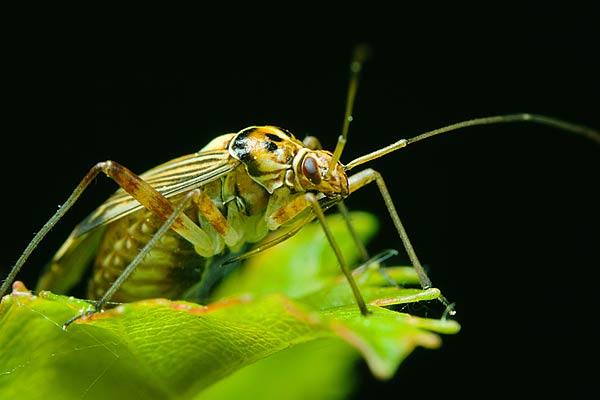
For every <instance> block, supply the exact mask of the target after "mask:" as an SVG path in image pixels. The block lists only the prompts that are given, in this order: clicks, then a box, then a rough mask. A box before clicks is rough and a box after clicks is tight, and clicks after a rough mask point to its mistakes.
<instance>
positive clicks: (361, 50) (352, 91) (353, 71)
mask: <svg viewBox="0 0 600 400" xmlns="http://www.w3.org/2000/svg"><path fill="white" fill-rule="evenodd" d="M370 54H371V48H370V47H369V46H368V45H367V44H359V45H358V46H356V48H355V49H354V56H353V57H352V62H351V63H350V81H349V82H348V96H347V97H346V112H345V114H344V125H343V126H342V134H341V135H340V136H338V140H337V144H336V145H335V149H334V150H333V156H332V157H331V161H330V162H329V166H328V167H327V172H326V173H325V177H324V179H327V178H329V176H330V175H331V171H333V169H334V166H335V165H336V164H337V162H338V161H339V160H340V157H341V156H342V151H343V150H344V146H346V141H347V137H348V129H349V128H350V122H352V109H353V108H354V99H355V98H356V91H357V90H358V82H359V80H360V79H359V78H360V72H361V71H362V66H363V64H364V63H365V61H366V60H367V59H368V58H369V56H370Z"/></svg>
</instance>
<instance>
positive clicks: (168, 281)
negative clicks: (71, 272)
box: [88, 209, 207, 302]
mask: <svg viewBox="0 0 600 400" xmlns="http://www.w3.org/2000/svg"><path fill="white" fill-rule="evenodd" d="M189 215H190V217H193V214H189ZM160 226H161V221H160V220H159V219H158V218H157V217H156V216H155V215H153V214H152V213H151V212H150V211H148V210H145V209H142V210H140V211H137V212H135V213H132V214H130V215H127V216H125V217H123V218H121V219H119V220H117V221H115V222H113V223H111V224H110V226H108V228H107V229H106V232H105V233H104V237H103V238H102V241H101V243H100V247H99V249H98V254H97V256H96V259H95V262H94V268H93V272H92V276H91V278H90V282H89V285H88V296H89V297H90V298H93V299H99V298H100V297H102V296H103V295H104V293H106V291H107V290H108V288H109V287H110V286H111V284H112V283H113V282H114V281H115V280H116V279H117V278H118V277H119V275H121V273H122V272H123V270H124V269H125V268H126V267H127V265H129V263H130V262H131V261H132V260H133V259H134V258H135V257H136V255H137V254H138V253H139V251H140V250H141V249H142V248H143V247H144V245H145V244H146V243H147V242H148V241H149V240H150V239H151V238H152V236H153V235H154V233H155V232H156V231H157V230H158V228H159V227H160ZM206 263H207V260H206V259H205V258H203V257H201V256H199V255H198V254H197V253H196V252H195V251H194V247H193V246H192V245H191V244H190V243H189V242H187V241H186V240H184V239H183V238H182V237H181V236H179V235H178V234H177V233H175V232H174V231H168V232H166V233H165V234H164V235H163V237H162V238H161V239H160V241H159V242H158V243H157V244H156V246H154V247H153V248H152V249H151V250H150V252H149V253H148V254H147V255H146V257H145V258H144V259H143V260H142V262H141V263H140V264H139V265H138V266H137V268H136V269H135V271H134V272H133V273H132V274H131V275H130V276H129V277H128V278H127V279H126V280H125V282H124V283H123V285H122V286H121V287H120V288H119V290H118V291H117V292H116V293H115V295H114V296H112V298H111V301H116V302H130V301H135V300H141V299H148V298H157V297H162V298H168V299H176V298H178V297H180V296H181V294H182V293H183V292H185V291H186V290H187V289H188V288H189V287H191V286H192V285H193V284H194V283H197V282H198V281H199V280H200V278H201V276H202V272H203V270H204V268H205V265H206Z"/></svg>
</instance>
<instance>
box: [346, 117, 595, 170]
mask: <svg viewBox="0 0 600 400" xmlns="http://www.w3.org/2000/svg"><path fill="white" fill-rule="evenodd" d="M513 122H533V123H536V124H540V125H548V126H551V127H553V128H557V129H561V130H564V131H567V132H571V133H575V134H577V135H581V136H583V137H585V138H587V139H590V140H593V141H594V142H596V143H597V144H598V145H600V132H598V131H596V130H594V129H592V128H588V127H587V126H583V125H577V124H573V123H571V122H567V121H563V120H561V119H558V118H552V117H547V116H545V115H539V114H528V113H521V114H507V115H496V116H493V117H483V118H475V119H470V120H467V121H462V122H457V123H455V124H451V125H447V126H444V127H442V128H438V129H434V130H432V131H429V132H425V133H422V134H420V135H417V136H415V137H412V138H410V139H400V140H398V141H397V142H394V143H392V144H390V145H389V146H386V147H383V148H381V149H379V150H376V151H373V152H371V153H369V154H366V155H364V156H362V157H358V158H356V159H354V160H352V161H350V162H349V163H348V164H346V165H345V166H344V170H345V171H349V170H351V169H352V168H355V167H357V166H359V165H361V164H364V163H366V162H369V161H371V160H374V159H376V158H379V157H382V156H384V155H386V154H388V153H391V152H393V151H396V150H399V149H401V148H403V147H406V146H408V145H409V144H412V143H415V142H418V141H420V140H423V139H427V138H429V137H432V136H437V135H441V134H442V133H447V132H452V131H455V130H458V129H462V128H467V127H470V126H481V125H495V124H504V123H513Z"/></svg>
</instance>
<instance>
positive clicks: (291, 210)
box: [267, 193, 369, 315]
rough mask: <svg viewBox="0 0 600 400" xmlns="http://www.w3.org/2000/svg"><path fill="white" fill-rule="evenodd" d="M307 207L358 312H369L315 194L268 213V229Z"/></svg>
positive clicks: (289, 218) (306, 195)
mask: <svg viewBox="0 0 600 400" xmlns="http://www.w3.org/2000/svg"><path fill="white" fill-rule="evenodd" d="M308 208H312V211H313V212H314V214H315V215H316V217H317V219H318V220H319V222H320V224H321V227H322V228H323V232H324V233H325V236H326V237H327V241H328V242H329V245H330V246H331V248H332V250H333V252H334V253H335V256H336V258H337V259H338V262H339V263H340V268H341V269H342V272H343V273H344V276H345V277H346V279H347V280H348V283H349V284H350V288H351V289H352V293H353V294H354V298H355V299H356V304H357V305H358V308H359V310H360V313H361V314H362V315H367V314H369V310H368V309H367V305H366V304H365V300H364V299H363V297H362V294H361V293H360V290H359V289H358V285H357V284H356V281H355V280H354V277H353V276H352V272H351V271H350V268H349V267H348V264H347V263H346V260H345V259H344V256H343V255H342V251H341V250H340V247H339V246H338V244H337V242H336V240H335V237H334V236H333V233H331V230H330V229H329V225H328V224H327V220H326V219H325V215H324V214H323V209H322V207H321V205H320V204H319V200H318V199H317V196H315V195H314V194H313V193H304V194H303V195H300V196H298V197H296V198H295V199H293V200H292V201H290V202H288V203H287V204H285V205H284V206H282V207H281V208H279V209H277V210H275V211H274V212H273V213H272V214H271V215H269V216H268V217H267V226H268V227H269V229H272V230H274V229H277V228H278V227H279V226H281V225H283V224H284V223H286V222H288V221H291V220H292V219H293V218H295V217H296V216H297V215H298V214H300V213H301V212H303V211H305V210H306V209H308Z"/></svg>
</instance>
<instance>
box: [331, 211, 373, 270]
mask: <svg viewBox="0 0 600 400" xmlns="http://www.w3.org/2000/svg"><path fill="white" fill-rule="evenodd" d="M337 208H338V210H339V211H340V214H341V216H342V217H343V218H344V221H345V222H346V226H347V227H348V232H350V236H352V241H353V242H354V244H356V248H357V249H358V252H359V253H360V259H361V261H362V262H363V263H365V262H367V260H369V253H368V252H367V248H366V247H365V245H364V243H363V242H362V240H360V238H359V237H358V233H357V232H356V229H354V225H353V224H352V221H350V212H349V211H348V207H346V205H345V204H344V202H343V201H340V202H339V203H337Z"/></svg>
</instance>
